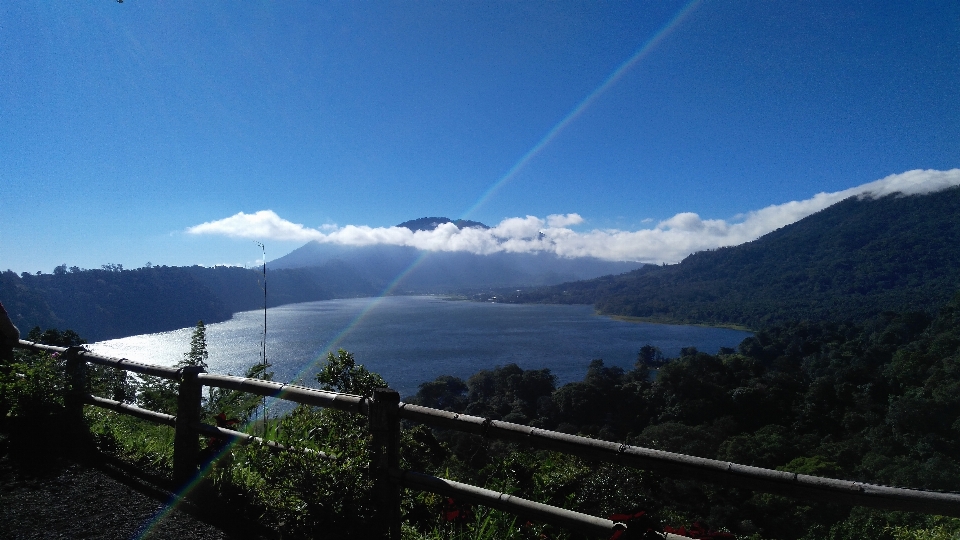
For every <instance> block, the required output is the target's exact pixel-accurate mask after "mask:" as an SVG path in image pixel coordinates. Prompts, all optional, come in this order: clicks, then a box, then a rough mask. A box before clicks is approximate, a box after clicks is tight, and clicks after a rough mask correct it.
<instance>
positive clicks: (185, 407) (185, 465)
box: [173, 366, 204, 486]
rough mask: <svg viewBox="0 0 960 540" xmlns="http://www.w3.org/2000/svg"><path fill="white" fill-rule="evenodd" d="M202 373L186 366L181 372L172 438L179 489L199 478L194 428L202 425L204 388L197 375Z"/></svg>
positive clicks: (197, 442) (174, 472)
mask: <svg viewBox="0 0 960 540" xmlns="http://www.w3.org/2000/svg"><path fill="white" fill-rule="evenodd" d="M203 372H204V369H203V368H202V367H199V366H186V367H184V368H183V369H182V370H181V371H180V373H181V375H180V389H179V392H178V393H177V423H176V425H175V426H174V436H173V481H174V483H175V484H176V485H178V486H182V485H185V484H187V483H188V482H190V481H191V480H193V477H194V476H196V474H197V465H198V462H199V456H200V439H199V437H198V435H197V432H196V431H195V430H194V428H193V427H192V426H191V424H194V423H196V422H199V421H200V404H201V399H202V398H203V385H202V384H200V381H198V380H197V374H198V373H203Z"/></svg>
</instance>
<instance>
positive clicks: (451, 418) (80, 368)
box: [18, 340, 960, 539]
mask: <svg viewBox="0 0 960 540" xmlns="http://www.w3.org/2000/svg"><path fill="white" fill-rule="evenodd" d="M18 348H21V349H26V350H31V351H45V352H51V353H52V352H56V353H60V354H63V355H65V356H66V360H67V363H66V365H67V373H68V377H69V378H70V382H71V389H72V390H71V391H70V392H69V394H68V399H67V400H66V401H67V406H68V408H71V409H72V410H73V413H72V414H74V415H76V416H78V418H79V417H80V415H82V407H83V405H84V404H87V405H93V406H97V407H103V408H107V409H111V410H114V411H117V412H120V413H123V414H129V415H131V416H135V417H137V418H141V419H144V420H148V421H151V422H156V423H159V424H165V425H169V426H173V427H174V430H175V436H174V464H173V469H174V470H173V475H174V481H175V482H177V483H180V484H184V485H185V484H187V483H189V482H191V481H192V480H193V479H194V478H195V477H196V475H197V474H198V466H199V437H198V435H200V434H204V435H214V436H217V437H225V438H229V439H232V440H236V441H239V442H244V443H247V442H259V443H261V444H266V445H269V446H271V447H274V448H278V449H284V447H283V446H282V445H280V444H279V443H276V442H274V441H265V440H263V439H261V438H259V437H254V436H252V435H248V434H246V433H241V432H238V431H233V430H229V429H225V428H220V427H217V426H212V425H209V424H204V423H202V422H201V418H200V412H201V397H202V387H203V386H210V387H216V388H225V389H230V390H237V391H241V392H248V393H251V394H255V395H260V396H266V397H272V398H276V399H284V400H288V401H293V402H296V403H301V404H305V405H312V406H316V407H330V408H334V409H338V410H341V411H346V412H350V413H354V414H360V415H364V416H367V417H368V419H369V429H370V432H371V435H372V445H371V447H372V449H371V456H370V468H371V474H372V477H373V479H374V489H375V492H376V497H377V500H378V504H379V508H380V511H381V512H383V514H384V519H383V520H381V522H382V523H383V526H384V528H385V530H384V537H385V538H393V539H398V538H399V537H400V536H399V535H400V520H401V515H400V489H401V488H408V489H418V490H421V491H429V492H433V493H437V494H440V495H445V496H450V497H456V498H458V499H461V500H464V501H468V502H473V503H477V504H481V505H485V506H489V507H491V508H496V509H499V510H503V511H506V512H511V513H513V514H516V515H520V516H525V517H529V518H533V519H536V520H539V521H543V522H547V523H551V524H555V525H559V526H562V527H566V528H569V529H573V530H577V531H580V532H582V533H586V534H588V535H592V536H595V537H603V538H608V537H610V536H611V535H612V534H613V533H614V532H615V531H617V530H622V529H625V528H626V525H625V524H623V523H615V522H613V521H611V520H609V519H604V518H598V517H595V516H590V515H587V514H582V513H579V512H574V511H571V510H566V509H563V508H557V507H553V506H549V505H546V504H542V503H538V502H535V501H529V500H526V499H521V498H519V497H514V496H511V495H508V494H505V493H498V492H495V491H491V490H488V489H484V488H480V487H477V486H471V485H468V484H462V483H459V482H455V481H452V480H447V479H443V478H437V477H434V476H430V475H426V474H423V473H419V472H415V471H405V470H401V469H400V468H399V446H400V430H401V420H408V421H412V422H418V423H422V424H426V425H430V426H433V427H437V428H444V429H452V430H457V431H462V432H465V433H472V434H475V435H479V436H482V437H484V438H487V439H499V440H505V441H511V442H515V443H521V444H526V445H528V446H531V447H533V448H539V449H543V450H551V451H556V452H563V453H567V454H571V455H575V456H579V457H582V458H586V459H591V460H598V461H603V462H607V463H613V464H618V465H624V466H628V467H633V468H638V469H645V470H651V471H656V472H658V473H661V474H664V475H667V476H677V477H682V478H690V479H695V480H699V481H704V482H711V483H717V484H723V485H729V486H735V487H739V488H746V489H751V490H755V491H761V492H765V493H774V494H778V495H784V496H787V497H793V498H798V499H807V500H812V501H817V502H830V503H839V504H845V505H854V506H866V507H871V508H878V509H884V510H902V511H909V512H921V513H927V514H938V515H944V516H953V517H960V494H958V493H943V492H933V491H923V490H916V489H905V488H896V487H888V486H880V485H874V484H866V483H862V482H853V481H848V480H836V479H831V478H820V477H816V476H808V475H803V474H795V473H789V472H783V471H775V470H770V469H762V468H759V467H749V466H746V465H739V464H736V463H730V462H724V461H718V460H713V459H706V458H700V457H695V456H688V455H683V454H675V453H671V452H663V451H660V450H653V449H649V448H642V447H638V446H631V445H626V444H620V443H615V442H609V441H602V440H597V439H590V438H587V437H580V436H576V435H569V434H565V433H559V432H555V431H549V430H545V429H538V428H532V427H529V426H523V425H519V424H513V423H510V422H503V421H500V420H492V419H489V418H481V417H477V416H470V415H465V414H457V413H452V412H448V411H442V410H438V409H432V408H429V407H422V406H419V405H413V404H409V403H401V402H400V396H399V394H398V393H397V392H396V391H394V390H391V389H389V388H378V389H376V390H375V391H374V393H373V396H372V397H370V398H368V397H364V396H355V395H350V394H343V393H337V392H328V391H323V390H317V389H314V388H308V387H305V386H299V385H292V384H285V383H279V382H273V381H263V380H258V379H247V378H243V377H233V376H229V375H219V374H214V373H207V372H205V371H204V370H203V369H201V368H198V367H186V368H182V369H173V368H167V367H162V366H155V365H149V364H141V363H137V362H131V361H129V360H126V359H118V358H109V357H104V356H99V355H96V354H94V353H92V352H90V351H87V350H84V349H83V348H81V347H70V348H63V347H54V346H49V345H41V344H37V343H33V342H29V341H24V340H21V341H20V342H19V345H18ZM88 362H89V363H91V364H96V365H101V366H108V367H112V368H115V369H121V370H124V371H130V372H134V373H138V374H142V375H151V376H154V377H161V378H164V379H168V380H174V381H178V382H179V389H178V401H177V415H176V416H171V415H168V414H163V413H159V412H155V411H150V410H147V409H143V408H140V407H136V406H134V405H130V404H126V403H120V402H118V401H114V400H109V399H105V398H102V397H97V396H91V395H88V394H86V393H85V392H84V391H83V389H84V388H85V385H84V377H85V366H86V363H88ZM316 453H317V455H318V457H322V458H327V459H333V458H334V456H329V455H327V454H324V453H322V452H316ZM667 537H668V538H669V537H672V538H675V539H679V538H683V537H679V536H676V535H667Z"/></svg>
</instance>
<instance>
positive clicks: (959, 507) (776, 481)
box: [400, 403, 960, 517]
mask: <svg viewBox="0 0 960 540" xmlns="http://www.w3.org/2000/svg"><path fill="white" fill-rule="evenodd" d="M400 418H403V419H406V420H412V421H416V422H420V423H423V424H428V425H432V426H436V427H440V428H447V429H453V430H457V431H462V432H466V433H473V434H476V435H481V436H483V437H486V438H489V439H501V440H506V441H511V442H517V443H524V444H528V445H530V446H533V447H535V448H539V449H543V450H553V451H556V452H563V453H566V454H572V455H575V456H578V457H582V458H585V459H595V460H599V461H604V462H607V463H613V464H618V465H626V466H629V467H633V468H637V469H646V470H651V471H655V472H658V473H663V474H665V475H668V476H679V477H683V478H691V479H695V480H702V481H707V482H712V483H717V484H724V485H731V486H735V487H742V488H746V489H752V490H756V491H762V492H766V493H774V494H778V495H786V496H789V497H795V498H802V499H809V500H815V501H818V502H833V503H840V504H847V505H854V506H868V507H872V508H879V509H883V510H903V511H909V512H923V513H927V514H940V515H945V516H953V517H960V494H957V493H941V492H933V491H922V490H916V489H904V488H894V487H887V486H878V485H874V484H865V483H862V482H852V481H848V480H835V479H832V478H821V477H818V476H808V475H804V474H796V473H790V472H784V471H774V470H770V469H762V468H759V467H750V466H747V465H738V464H736V463H730V462H726V461H718V460H715V459H707V458H701V457H696V456H688V455H684V454H674V453H672V452H664V451H662V450H653V449H650V448H641V447H639V446H630V445H626V444H620V443H614V442H608V441H601V440H597V439H590V438H588V437H580V436H577V435H569V434H566V433H559V432H556V431H549V430H545V429H539V428H532V427H530V426H523V425H520V424H512V423H510V422H502V421H499V420H489V419H486V418H481V417H478V416H470V415H465V414H457V413H452V412H448V411H440V410H437V409H432V408H429V407H422V406H419V405H411V404H408V403H401V404H400Z"/></svg>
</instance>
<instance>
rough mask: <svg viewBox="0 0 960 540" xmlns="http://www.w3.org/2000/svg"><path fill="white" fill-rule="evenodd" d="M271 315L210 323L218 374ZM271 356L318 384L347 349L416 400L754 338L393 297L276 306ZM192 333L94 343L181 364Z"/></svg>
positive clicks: (526, 307)
mask: <svg viewBox="0 0 960 540" xmlns="http://www.w3.org/2000/svg"><path fill="white" fill-rule="evenodd" d="M262 325H263V312H262V311H246V312H242V313H237V314H236V315H234V316H233V318H232V319H231V320H229V321H226V322H222V323H216V324H210V325H208V326H207V349H208V350H209V352H210V360H209V364H210V368H209V370H210V371H211V372H218V373H231V374H234V375H241V374H243V372H245V371H246V369H247V367H248V366H250V365H252V364H254V363H256V362H258V361H259V351H260V337H261V328H262ZM267 325H268V327H267V358H268V360H269V361H270V362H271V363H272V364H273V368H272V370H273V371H274V373H275V376H274V380H277V381H283V382H289V381H297V380H302V381H303V383H304V384H307V385H311V386H312V385H313V384H311V383H312V381H313V376H314V374H316V372H317V365H318V361H322V360H323V358H325V357H326V353H327V351H329V350H330V349H331V348H334V349H336V348H343V349H346V350H348V351H350V352H352V353H354V356H355V357H356V359H357V362H359V363H361V364H363V365H365V366H366V367H367V368H368V369H370V370H371V371H375V372H377V373H380V374H381V375H382V376H383V377H384V378H385V379H386V380H387V382H388V383H389V384H390V386H391V387H393V388H395V389H396V390H398V391H399V392H400V395H401V396H407V395H410V394H413V393H415V392H416V391H417V387H418V386H419V385H420V384H421V383H423V382H426V381H431V380H433V379H435V378H436V377H437V376H439V375H455V376H458V377H462V378H464V379H466V378H468V377H469V376H470V375H472V374H473V373H476V372H477V371H478V370H481V369H489V368H493V367H495V366H498V365H504V364H509V363H515V364H517V365H519V366H520V367H522V368H523V369H540V368H549V369H550V370H551V372H553V373H554V374H555V375H556V376H557V380H558V383H559V384H564V383H568V382H572V381H577V380H581V379H582V378H583V376H584V374H585V373H586V370H587V365H588V364H589V363H590V361H591V360H593V359H595V358H602V359H603V360H604V363H605V364H606V365H614V366H620V367H623V368H625V369H630V368H631V367H632V366H633V363H634V361H635V360H636V358H637V351H638V350H639V349H640V347H642V346H643V345H644V344H646V343H649V344H651V345H655V346H657V347H660V348H661V349H662V350H663V352H664V354H666V355H667V356H676V355H678V354H679V352H680V348H681V347H687V346H693V347H696V348H697V349H699V350H702V351H704V352H709V353H715V352H717V350H718V349H719V348H720V347H735V346H736V345H737V344H738V343H740V341H742V340H743V339H744V338H746V337H747V336H749V335H750V334H749V333H747V332H741V331H738V330H728V329H722V328H704V327H698V326H680V325H665V324H647V323H628V322H622V321H617V320H613V319H610V318H608V317H602V316H598V315H595V314H594V312H593V308H592V307H591V306H558V305H536V304H520V305H517V304H491V303H479V302H464V301H450V300H444V299H442V298H440V297H433V296H392V297H386V298H379V299H374V298H351V299H345V300H327V301H323V302H308V303H303V304H293V305H287V306H281V307H276V308H271V309H269V310H267ZM192 332H193V329H192V328H184V329H181V330H175V331H172V332H162V333H158V334H144V335H139V336H132V337H127V338H122V339H113V340H108V341H101V342H98V343H94V344H92V345H91V346H90V349H92V350H93V351H95V352H97V353H98V354H102V355H105V356H112V357H120V358H127V359H130V360H134V361H139V362H148V363H153V364H160V365H168V366H170V365H174V364H176V363H177V361H178V360H180V359H181V358H183V353H185V352H186V351H187V350H189V348H190V336H191V334H192Z"/></svg>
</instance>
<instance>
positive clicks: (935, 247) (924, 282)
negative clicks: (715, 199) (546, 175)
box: [503, 188, 960, 328]
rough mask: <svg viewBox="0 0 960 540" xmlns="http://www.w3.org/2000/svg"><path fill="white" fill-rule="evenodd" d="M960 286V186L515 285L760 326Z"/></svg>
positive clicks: (526, 298) (659, 313)
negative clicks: (629, 267) (584, 276)
mask: <svg viewBox="0 0 960 540" xmlns="http://www.w3.org/2000/svg"><path fill="white" fill-rule="evenodd" d="M958 288H960V189H958V188H953V189H949V190H946V191H942V192H939V193H934V194H930V195H919V196H909V197H897V196H888V197H883V198H880V199H858V198H850V199H847V200H845V201H842V202H840V203H838V204H835V205H833V206H831V207H829V208H827V209H825V210H823V211H821V212H818V213H816V214H814V215H811V216H809V217H807V218H805V219H803V220H800V221H798V222H797V223H794V224H792V225H789V226H786V227H783V228H781V229H778V230H776V231H774V232H772V233H769V234H767V235H765V236H763V237H761V238H759V239H758V240H755V241H753V242H749V243H747V244H743V245H740V246H736V247H730V248H722V249H718V250H714V251H705V252H700V253H695V254H693V255H691V256H689V257H687V258H686V259H684V260H683V261H682V262H680V263H679V264H675V265H667V266H660V267H658V266H646V267H644V268H641V269H639V270H636V271H634V272H630V273H627V274H622V275H619V276H606V277H602V278H598V279H594V280H589V281H582V282H576V283H566V284H563V285H558V286H554V287H546V288H542V289H537V290H532V291H526V292H523V293H519V294H514V295H512V296H509V297H507V298H503V301H508V302H550V303H582V304H589V303H592V304H595V305H596V306H597V309H598V310H599V311H601V312H602V313H605V314H610V315H623V316H631V317H642V318H648V319H653V320H664V321H676V322H694V323H706V324H736V325H743V326H748V327H752V328H759V327H762V326H767V325H770V324H775V323H780V322H784V321H790V320H855V321H859V320H864V319H866V318H869V317H871V316H873V315H875V314H876V313H878V312H881V311H884V310H895V311H899V310H922V311H927V312H931V313H932V312H933V311H934V310H935V309H936V308H937V307H938V306H941V305H943V304H944V303H945V302H946V301H948V300H949V299H950V298H951V297H952V295H953V294H954V293H955V292H956V291H957V289H958Z"/></svg>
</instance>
